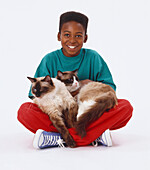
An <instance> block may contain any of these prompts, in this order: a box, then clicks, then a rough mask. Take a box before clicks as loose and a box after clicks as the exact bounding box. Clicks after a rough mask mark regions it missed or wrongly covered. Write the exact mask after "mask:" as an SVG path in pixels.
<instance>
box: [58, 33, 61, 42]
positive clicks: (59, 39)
mask: <svg viewBox="0 0 150 170" xmlns="http://www.w3.org/2000/svg"><path fill="white" fill-rule="evenodd" d="M57 39H58V41H61V38H60V32H58V34H57Z"/></svg>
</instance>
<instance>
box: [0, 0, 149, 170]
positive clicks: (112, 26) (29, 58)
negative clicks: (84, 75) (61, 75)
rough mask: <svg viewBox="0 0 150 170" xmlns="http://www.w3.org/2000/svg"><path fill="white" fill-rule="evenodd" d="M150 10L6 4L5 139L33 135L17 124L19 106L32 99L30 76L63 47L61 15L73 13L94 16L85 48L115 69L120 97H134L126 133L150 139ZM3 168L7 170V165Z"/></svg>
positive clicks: (1, 24) (86, 3)
mask: <svg viewBox="0 0 150 170" xmlns="http://www.w3.org/2000/svg"><path fill="white" fill-rule="evenodd" d="M149 9H150V1H149V0H107V1H106V0H76V1H71V0H62V1H61V0H60V1H59V0H55V1H53V0H42V1H41V0H13V1H11V0H5V1H3V0H0V57H1V62H0V74H1V83H0V91H1V93H0V94H1V108H2V109H1V112H0V115H1V119H0V128H1V132H0V134H1V136H5V134H8V135H10V134H11V135H12V134H15V133H19V134H20V133H24V134H27V133H28V132H27V130H26V129H25V128H24V127H23V126H22V125H21V124H20V123H18V121H17V110H18V109H19V106H20V105H21V104H22V103H24V102H26V101H30V100H29V99H28V97H27V95H28V90H29V86H30V82H29V81H28V80H27V78H26V77H27V76H33V75H34V73H35V70H36V68H37V66H38V64H39V63H40V61H41V59H42V58H43V57H44V55H45V54H47V53H49V52H51V51H53V50H56V49H58V48H60V47H61V46H60V42H58V41H57V32H58V26H59V16H60V15H61V14H62V13H63V12H66V11H71V10H75V11H78V12H82V13H84V14H86V15H87V16H88V17H89V27H88V41H87V43H86V44H84V47H85V48H91V49H94V50H96V51H97V52H99V53H100V55H101V56H102V57H103V58H104V60H105V61H106V63H107V64H108V66H109V68H110V70H111V73H112V75H113V78H114V81H115V83H116V85H117V95H118V98H125V99H128V100H129V101H130V102H131V104H132V105H133V107H134V115H133V118H132V119H131V121H130V123H129V124H128V126H127V127H126V128H124V129H126V130H125V131H124V132H126V133H127V134H129V133H131V134H137V135H138V134H144V135H146V136H150V134H149V131H148V130H149V129H150V124H149V119H150V113H149V112H150V111H149V96H150V90H149V83H150V80H149V79H150V78H149V77H150V76H149V73H150V69H149V62H150V60H149V58H150V50H149V48H148V47H149V46H150V10H149ZM30 135H31V134H29V136H30ZM12 136H13V135H12ZM30 137H31V136H30ZM3 138H4V137H2V138H1V142H2V141H3V143H2V144H1V146H2V147H3V145H4V143H5V142H4V141H5V139H3ZM25 138H26V139H27V138H28V135H26V137H25ZM7 139H9V140H12V139H10V138H7ZM148 139H149V138H148ZM27 140H28V139H27ZM19 144H20V143H18V145H19ZM8 154H9V152H8ZM2 155H3V154H2ZM2 155H0V156H2ZM149 156H150V155H149ZM1 165H2V167H3V169H7V166H5V161H4V163H3V164H1ZM1 165H0V166H1ZM15 166H16V165H14V169H17V168H16V167H15ZM9 168H10V167H9V166H8V169H9ZM10 169H11V168H10ZM18 169H21V168H20V167H19V168H18Z"/></svg>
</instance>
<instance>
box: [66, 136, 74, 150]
mask: <svg viewBox="0 0 150 170" xmlns="http://www.w3.org/2000/svg"><path fill="white" fill-rule="evenodd" d="M65 142H66V144H67V146H69V147H70V148H74V147H76V143H75V141H74V140H73V138H72V137H71V136H70V135H69V136H68V137H67V140H66V141H65Z"/></svg>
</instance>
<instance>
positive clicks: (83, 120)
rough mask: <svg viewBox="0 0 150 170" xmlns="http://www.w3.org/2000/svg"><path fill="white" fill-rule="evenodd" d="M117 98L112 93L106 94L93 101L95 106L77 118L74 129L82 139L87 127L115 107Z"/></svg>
mask: <svg viewBox="0 0 150 170" xmlns="http://www.w3.org/2000/svg"><path fill="white" fill-rule="evenodd" d="M117 104H118V103H117V97H116V95H115V93H114V92H111V91H110V92H107V93H105V94H104V95H103V96H101V97H100V98H97V99H96V100H95V104H94V105H92V106H91V107H90V108H89V109H88V110H86V111H85V112H84V113H82V114H81V116H79V118H78V120H77V122H76V124H75V128H76V131H77V133H78V135H80V136H81V137H82V138H83V137H84V136H85V135H86V128H87V126H88V125H89V124H90V123H92V122H94V121H95V120H97V119H98V118H99V117H100V116H102V114H103V113H104V112H105V111H108V110H109V109H111V108H113V107H115V105H117Z"/></svg>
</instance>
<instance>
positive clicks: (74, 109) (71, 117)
mask: <svg viewBox="0 0 150 170" xmlns="http://www.w3.org/2000/svg"><path fill="white" fill-rule="evenodd" d="M68 111H69V113H68V121H69V124H70V126H71V127H74V126H75V123H76V121H77V114H78V104H77V103H76V102H73V103H71V105H70V107H69V110H68Z"/></svg>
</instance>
